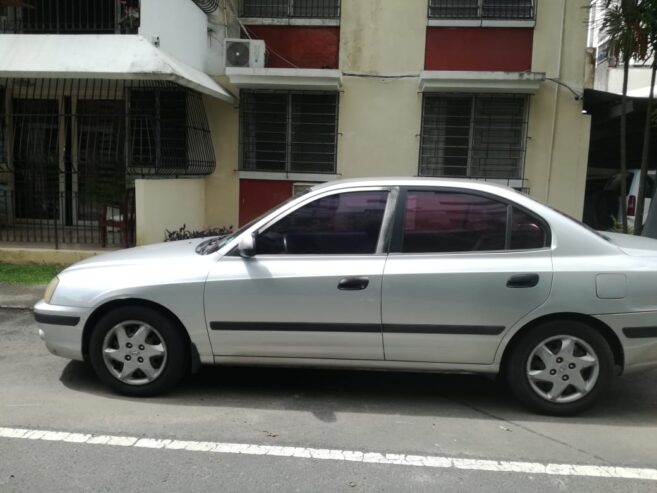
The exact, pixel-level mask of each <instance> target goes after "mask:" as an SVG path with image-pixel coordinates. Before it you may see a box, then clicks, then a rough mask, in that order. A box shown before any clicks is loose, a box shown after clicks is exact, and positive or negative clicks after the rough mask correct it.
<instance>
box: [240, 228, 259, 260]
mask: <svg viewBox="0 0 657 493" xmlns="http://www.w3.org/2000/svg"><path fill="white" fill-rule="evenodd" d="M237 251H238V252H239V254H240V256H241V257H244V258H251V257H255V254H256V245H255V236H253V235H252V234H246V235H243V236H242V237H241V238H240V242H239V244H238V246H237Z"/></svg>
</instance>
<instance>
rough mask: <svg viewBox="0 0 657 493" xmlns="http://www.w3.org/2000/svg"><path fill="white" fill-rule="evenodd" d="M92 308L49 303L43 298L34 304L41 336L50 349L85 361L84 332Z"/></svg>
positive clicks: (66, 356) (64, 355) (63, 355)
mask: <svg viewBox="0 0 657 493" xmlns="http://www.w3.org/2000/svg"><path fill="white" fill-rule="evenodd" d="M90 314H91V309H90V308H79V307H72V306H57V305H49V304H48V303H46V302H45V301H43V300H41V301H39V302H38V303H37V304H36V305H34V318H35V320H36V322H37V325H38V327H39V337H41V339H42V340H43V341H44V342H45V343H46V347H47V348H48V351H50V352H51V353H52V354H55V355H57V356H61V357H63V358H69V359H74V360H78V361H83V360H84V357H83V355H82V332H83V330H84V325H85V323H86V322H87V318H88V317H89V315H90Z"/></svg>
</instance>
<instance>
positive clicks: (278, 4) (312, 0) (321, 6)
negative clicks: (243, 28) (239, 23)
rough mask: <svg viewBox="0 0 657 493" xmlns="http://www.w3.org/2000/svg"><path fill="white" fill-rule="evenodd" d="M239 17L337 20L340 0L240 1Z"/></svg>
mask: <svg viewBox="0 0 657 493" xmlns="http://www.w3.org/2000/svg"><path fill="white" fill-rule="evenodd" d="M240 17H260V18H302V19H303V18H305V19H339V18H340V0H241V1H240Z"/></svg>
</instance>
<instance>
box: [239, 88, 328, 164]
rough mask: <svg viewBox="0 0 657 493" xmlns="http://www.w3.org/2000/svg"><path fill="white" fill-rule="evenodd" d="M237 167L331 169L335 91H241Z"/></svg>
mask: <svg viewBox="0 0 657 493" xmlns="http://www.w3.org/2000/svg"><path fill="white" fill-rule="evenodd" d="M240 96H241V103H240V149H241V169H243V170H247V171H287V172H296V173H335V169H336V156H337V132H338V94H337V93H317V92H307V91H302V92H287V91H284V92H279V91H242V93H241V95H240Z"/></svg>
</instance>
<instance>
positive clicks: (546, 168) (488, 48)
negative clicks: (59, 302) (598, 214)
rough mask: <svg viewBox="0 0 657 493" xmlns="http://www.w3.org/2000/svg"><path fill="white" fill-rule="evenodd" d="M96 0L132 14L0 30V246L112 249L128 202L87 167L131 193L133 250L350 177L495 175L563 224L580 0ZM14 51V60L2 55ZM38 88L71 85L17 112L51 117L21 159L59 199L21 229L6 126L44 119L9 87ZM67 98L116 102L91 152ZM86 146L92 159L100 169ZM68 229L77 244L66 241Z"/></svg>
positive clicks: (581, 137) (583, 150) (578, 137)
mask: <svg viewBox="0 0 657 493" xmlns="http://www.w3.org/2000/svg"><path fill="white" fill-rule="evenodd" d="M40 1H43V2H46V3H47V1H48V0H40ZM66 1H67V2H69V3H75V2H76V1H77V2H79V1H80V0H66ZM104 1H107V2H110V3H112V4H113V5H115V7H116V8H115V10H116V12H118V14H116V15H115V16H114V19H121V20H122V22H124V23H125V22H126V21H125V19H129V18H130V16H129V15H127V14H129V13H130V12H132V15H133V17H134V16H135V15H136V16H137V17H138V21H134V22H133V24H134V25H130V26H129V29H128V27H124V26H123V25H122V24H121V25H118V26H114V28H113V29H114V33H112V34H103V35H102V36H101V35H99V34H79V33H78V32H77V31H75V29H72V30H71V29H69V31H68V32H69V33H70V34H66V35H63V34H57V33H50V34H28V31H26V30H25V29H23V30H21V29H20V26H19V28H17V29H14V30H13V31H12V32H15V33H17V34H4V35H0V78H4V79H2V80H3V81H4V82H3V84H2V85H3V87H5V91H4V95H5V97H4V101H5V107H4V110H3V111H0V113H3V114H4V118H3V121H4V125H5V126H4V127H3V128H4V129H5V131H4V149H3V152H4V155H5V156H6V158H5V160H4V162H5V163H6V165H5V168H2V169H3V170H5V173H4V175H2V176H4V178H0V186H3V187H4V191H5V196H6V197H8V199H7V200H6V201H5V205H4V209H2V207H3V206H0V216H1V217H3V218H4V219H3V220H2V221H0V224H1V225H0V231H2V232H0V241H2V242H3V246H5V247H9V246H11V245H16V244H21V245H24V244H26V243H29V244H31V245H34V244H39V243H40V244H42V245H44V246H46V245H48V246H52V244H53V241H52V239H53V234H57V235H59V236H60V238H62V237H65V238H66V240H67V241H65V242H62V241H60V242H59V243H58V244H57V247H59V248H69V249H70V248H79V247H80V246H85V245H87V246H94V245H97V244H99V243H101V242H102V241H101V240H102V236H103V231H104V232H105V233H104V235H105V236H112V234H114V243H113V244H114V245H117V244H118V243H120V242H121V241H123V239H122V238H123V237H122V236H121V234H122V231H121V227H120V226H116V224H115V223H113V222H112V220H113V219H116V220H117V221H118V222H120V221H121V220H124V219H125V217H126V216H129V215H130V207H129V205H125V204H126V202H122V201H121V200H118V199H117V200H115V201H114V205H113V204H112V203H111V202H112V201H111V200H98V199H97V197H98V195H99V193H98V191H99V190H104V188H103V186H102V183H103V180H102V179H101V178H99V177H100V176H101V175H102V173H96V174H95V175H94V174H93V173H92V172H90V171H89V170H90V169H91V168H93V169H108V168H111V169H113V170H114V171H113V172H115V174H116V173H118V174H121V175H124V176H127V178H126V179H121V180H119V181H120V186H119V189H120V190H118V191H116V190H117V189H116V188H115V189H113V190H115V192H113V193H114V196H115V198H116V197H119V198H120V197H123V196H127V197H128V200H130V195H131V194H132V195H133V196H134V197H135V198H134V204H135V206H134V213H133V215H134V218H135V219H134V222H135V224H136V241H137V243H150V242H154V241H160V240H161V239H162V238H163V234H164V230H165V229H173V228H178V227H180V226H182V225H183V224H186V225H187V226H188V228H203V227H216V226H229V225H233V226H237V225H238V224H243V223H245V222H247V221H249V220H250V219H252V218H254V217H256V216H257V215H259V214H261V213H263V212H265V211H266V210H267V209H269V208H270V207H271V206H273V205H276V204H277V203H278V202H280V201H282V200H285V199H287V198H289V197H291V196H293V195H295V194H298V193H302V192H303V190H304V189H305V187H307V186H308V185H310V184H313V183H318V182H322V181H327V180H332V179H336V178H350V177H361V176H384V175H412V176H417V175H420V176H454V177H469V178H473V179H486V180H495V181H499V182H502V183H505V184H509V185H511V186H513V187H516V188H518V189H523V190H524V191H526V192H527V193H529V194H531V195H532V196H534V197H536V198H538V199H539V200H542V201H545V202H547V203H549V204H550V205H552V206H554V207H557V208H559V209H561V210H563V211H565V212H567V213H569V214H571V215H573V216H581V214H582V207H583V200H584V188H585V179H586V169H587V156H588V143H589V132H590V121H589V117H588V116H587V115H585V114H583V111H582V102H581V94H582V91H583V88H584V84H585V68H586V41H587V27H586V20H587V17H588V11H587V10H586V9H585V8H584V7H585V6H587V5H588V1H587V0H404V1H403V2H402V1H399V0H341V1H340V0H241V1H239V2H238V1H236V0H233V1H231V0H224V1H219V0H197V1H196V2H192V0H175V1H174V0H167V1H166V2H163V1H162V0H158V1H155V0H141V2H137V1H136V0H116V2H114V1H113V0H104ZM19 3H20V2H19ZM37 3H38V2H37ZM1 4H2V2H1V1H0V5H1ZM128 7H130V8H132V9H133V10H124V11H123V13H122V11H121V9H127V8H128ZM12 8H13V7H12ZM6 9H9V7H6ZM18 10H20V8H18ZM203 10H205V11H206V12H204V11H203ZM46 11H47V12H50V11H49V10H47V9H46ZM26 15H29V13H28V14H26ZM5 17H6V18H7V19H10V18H11V16H9V15H6V16H5ZM64 20H65V21H66V18H65V19H64ZM5 22H8V21H5ZM67 22H68V21H67ZM65 24H66V22H65ZM69 24H70V23H69ZM119 24H120V23H119ZM137 24H138V25H137ZM91 27H92V30H93V26H91ZM122 29H123V30H126V31H129V32H128V33H125V34H124V33H123V32H122V31H121V30H122ZM7 30H8V29H5V31H7ZM58 32H59V31H58ZM127 39H131V40H132V41H126V40H127ZM109 40H111V41H109ZM263 42H264V51H261V50H262V49H263V46H262V45H263ZM133 44H134V46H132V45H133ZM128 45H130V46H128ZM224 45H225V46H226V47H227V48H226V51H224ZM137 46H139V49H137ZM17 47H20V48H21V49H22V50H24V51H22V52H21V53H22V55H21V56H9V54H11V53H14V52H15V51H16V49H17ZM245 48H248V52H246V51H245ZM130 50H132V51H130ZM128 52H129V53H134V55H132V57H131V58H130V59H129V60H126V56H125V54H126V53H128ZM3 53H4V54H7V56H9V58H8V59H4V58H3V56H2V54H3ZM71 54H75V57H74V58H75V60H76V63H73V62H71V61H70V58H71ZM226 57H228V66H227V67H226V66H225V64H224V61H225V60H226ZM35 59H36V61H35ZM53 60H54V61H53ZM110 61H111V63H109V62H110ZM50 65H54V67H52V66H50ZM106 67H113V69H112V70H113V71H110V72H108V71H107V70H108V69H107V68H106ZM85 70H86V72H85ZM45 79H47V80H49V81H62V80H63V81H70V80H75V81H82V82H77V84H78V86H76V87H75V88H73V87H71V88H69V89H65V87H68V86H67V84H60V85H57V83H53V84H55V85H53V86H49V89H48V91H46V92H47V94H46V93H45V92H43V91H44V90H43V89H40V91H41V92H40V96H39V97H38V98H36V99H37V100H38V101H41V103H39V104H41V105H42V106H43V104H45V103H43V100H44V99H48V98H50V97H53V98H55V99H56V101H58V102H57V103H56V104H58V105H59V109H58V111H55V110H54V109H51V110H50V113H48V114H49V115H50V117H48V118H47V119H46V120H48V122H49V126H48V125H45V128H47V130H48V132H50V135H51V136H52V138H51V139H44V138H43V137H39V139H41V140H46V141H47V142H50V143H51V144H52V142H54V141H56V144H57V145H54V144H53V145H54V148H53V147H52V145H51V147H48V146H46V145H45V144H43V143H42V144H40V145H41V147H40V148H39V149H40V151H39V153H38V155H39V156H40V157H38V159H37V160H38V161H39V162H40V164H39V166H37V167H36V168H38V170H40V171H39V172H43V173H49V172H48V171H45V169H46V168H48V166H50V167H51V168H52V169H54V171H52V172H51V174H53V175H58V176H57V178H56V182H57V186H56V187H55V189H56V194H55V195H58V197H59V198H58V200H59V202H57V201H55V202H52V201H51V202H48V201H47V200H46V201H44V203H47V204H49V205H48V207H46V208H45V209H43V208H41V209H39V211H41V212H39V214H41V217H38V218H37V219H38V220H37V223H38V225H39V227H38V228H34V220H33V219H34V218H29V217H23V218H21V217H19V216H20V215H19V214H18V213H19V209H20V208H19V207H17V205H18V204H19V203H20V202H21V199H22V198H25V197H26V195H25V193H23V190H21V189H19V188H18V185H16V183H17V181H16V180H17V178H20V180H18V182H19V183H20V182H21V180H23V182H29V183H32V182H30V180H29V179H28V178H29V177H28V178H25V176H23V177H19V174H20V173H19V171H18V169H19V167H18V166H17V165H18V164H20V159H17V157H21V156H24V155H25V156H27V155H29V154H30V153H29V152H28V151H27V149H28V148H32V149H33V148H34V145H33V143H32V141H27V140H25V138H19V137H21V136H23V135H30V136H34V135H37V134H39V135H41V134H40V133H39V132H41V133H43V132H42V130H39V131H38V132H36V131H33V130H32V127H29V126H28V127H29V130H30V131H29V132H26V131H25V130H24V129H23V127H21V126H20V125H21V124H23V123H24V122H30V121H32V120H33V119H36V120H35V121H37V122H38V125H37V124H35V125H33V127H36V128H38V129H43V128H44V123H43V118H42V117H39V118H41V119H40V120H39V118H37V117H36V116H34V117H31V116H30V115H32V114H34V115H43V114H44V112H43V108H36V109H33V108H29V104H30V103H28V104H27V106H28V107H26V108H24V106H26V105H25V103H24V102H21V101H20V100H21V99H29V96H28V97H27V98H21V97H20V95H21V93H20V90H21V88H24V87H28V89H25V90H26V91H28V92H27V93H25V94H29V88H30V87H34V86H36V87H41V86H40V84H42V82H40V81H42V80H45ZM23 81H27V82H23ZM90 81H105V82H104V83H105V86H107V87H113V89H111V90H110V89H98V87H105V86H103V84H102V83H99V82H96V83H95V85H94V83H93V82H90ZM146 89H148V90H146ZM72 90H75V91H77V92H76V94H77V96H76V97H75V98H73V99H77V100H81V99H84V97H81V95H82V96H83V95H85V94H91V95H93V96H94V98H95V99H96V100H102V101H108V100H113V101H115V107H114V108H113V109H112V108H109V109H108V108H104V109H103V108H101V109H98V108H94V109H93V114H94V117H93V118H92V120H93V121H94V122H100V121H103V122H105V126H104V127H103V128H104V129H105V130H103V132H104V133H103V132H101V134H102V135H101V136H102V137H103V138H100V137H98V135H97V134H98V132H96V131H93V132H92V131H88V132H87V133H88V134H89V135H91V134H94V135H95V136H96V137H95V138H96V139H97V140H96V141H94V142H96V144H97V145H96V144H95V145H94V146H90V145H87V144H85V142H89V140H88V136H87V135H86V134H85V132H83V131H81V130H80V128H83V129H84V128H85V127H84V122H85V121H86V120H85V115H84V110H85V108H84V106H85V104H86V103H85V104H83V105H82V106H80V105H79V103H75V104H76V105H77V106H71V107H68V106H66V105H67V104H71V105H73V100H71V102H70V103H67V97H68V96H67V95H66V94H69V93H70V91H72ZM94 90H97V91H100V92H98V93H97V94H94V93H93V91H94ZM103 90H104V91H105V92H104V93H103ZM62 91H64V92H62ZM66 91H68V93H67V92H66ZM108 91H109V92H108ZM108 94H110V95H109V96H108ZM56 95H57V96H56ZM140 96H143V97H140ZM176 101H177V103H176ZM181 101H182V102H181ZM32 104H33V103H32ZM21 105H23V106H21ZM100 106H101V107H102V106H103V105H100ZM105 106H107V105H105ZM80 108H82V109H83V110H82V112H81V111H80ZM17 109H18V110H19V111H18V112H17ZM108 113H109V114H110V115H114V116H115V120H112V117H109V116H108ZM17 115H18V116H17ZM67 122H68V123H67ZM108 122H109V123H108ZM112 122H114V123H113V124H114V127H112V125H111V123H112ZM122 122H123V123H122ZM67 125H68V126H67ZM89 126H90V127H91V128H92V129H93V128H96V127H98V126H99V125H98V124H97V123H94V124H93V125H89ZM12 127H15V128H12ZM63 128H64V129H63ZM66 128H70V129H72V130H70V131H69V130H65V129H66ZM111 128H113V129H114V131H112V130H111ZM17 129H18V130H17ZM76 129H77V130H76ZM21 132H22V133H21ZM55 134H56V136H57V138H56V139H54V136H55ZM69 134H70V135H69ZM111 135H114V136H116V135H120V136H121V137H120V138H119V137H117V138H115V139H114V140H112V139H111V138H110V137H111ZM17 136H18V137H17ZM85 138H87V140H84V139H85ZM53 139H54V140H53ZM98 139H100V140H98ZM103 139H104V140H103ZM26 142H27V143H28V144H29V145H28V147H25V143H26ZM103 142H104V145H106V146H109V148H108V149H109V152H105V151H103V152H100V154H99V151H98V149H105V148H103V147H102V145H101V144H103ZM85 145H86V147H85ZM21 146H23V147H21ZM69 148H71V149H76V151H75V152H70V153H67V149H69ZM106 150H107V149H106ZM82 151H84V152H82ZM21 153H22V154H21ZM85 153H86V154H85ZM94 153H96V154H94ZM83 155H84V156H85V157H86V161H85V160H84V159H82V156H83ZM107 155H111V156H113V158H112V159H109V160H108V159H105V158H106V157H107ZM23 160H25V159H23ZM48 169H50V168H48ZM117 170H118V171H117ZM91 175H94V176H95V177H96V178H94V179H96V182H95V183H96V184H95V185H94V186H95V192H94V193H96V195H95V197H96V198H94V200H91V199H89V200H87V202H84V201H82V202H81V203H82V204H83V205H84V207H88V212H87V213H86V215H85V214H79V213H78V212H75V211H80V210H83V209H84V207H81V206H80V205H79V204H80V202H76V196H77V194H79V190H80V188H79V187H80V183H82V184H84V183H87V182H90V181H89V179H88V178H87V182H85V181H84V179H82V181H80V178H81V177H82V178H84V177H85V176H87V177H88V176H91ZM30 176H32V175H30ZM103 176H104V175H103ZM53 179H55V178H53ZM76 187H77V188H76ZM1 191H2V189H0V192H1ZM25 191H26V192H30V191H31V190H30V189H29V187H25ZM37 191H38V190H37ZM100 195H102V194H100ZM30 200H31V199H30ZM62 201H63V202H62ZM61 204H64V205H61ZM113 207H114V208H113ZM24 210H25V209H23V211H24ZM67 210H68V211H69V212H67ZM84 210H87V209H84ZM3 211H4V212H3ZM44 211H45V212H44ZM3 214H4V215H3ZM30 214H32V215H33V216H34V215H35V212H34V211H30ZM37 215H38V214H37ZM23 216H25V213H23ZM31 219H32V221H31V222H30V220H31ZM45 223H47V227H44V226H43V224H45ZM31 227H32V229H37V230H39V231H42V232H43V231H44V230H46V231H48V234H47V235H46V237H45V240H47V241H40V240H39V238H40V237H39V236H38V235H32V236H30V237H29V238H27V239H26V237H25V236H24V235H23V236H21V235H16V231H19V232H20V231H25V230H30V228H31ZM99 229H100V231H99ZM83 230H84V231H87V232H90V234H89V235H88V236H84V239H85V241H77V242H76V241H75V240H76V237H75V236H74V235H73V236H71V235H70V234H69V236H68V237H66V234H67V231H83ZM53 231H54V232H55V233H52V232H53ZM117 231H118V232H119V233H120V234H119V237H116V233H117ZM12 232H14V233H13V234H14V236H12V235H11V234H10V233H12ZM62 235H63V236H62ZM42 237H43V235H42ZM106 243H107V242H106ZM4 250H5V251H6V250H7V248H5V249H4Z"/></svg>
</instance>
